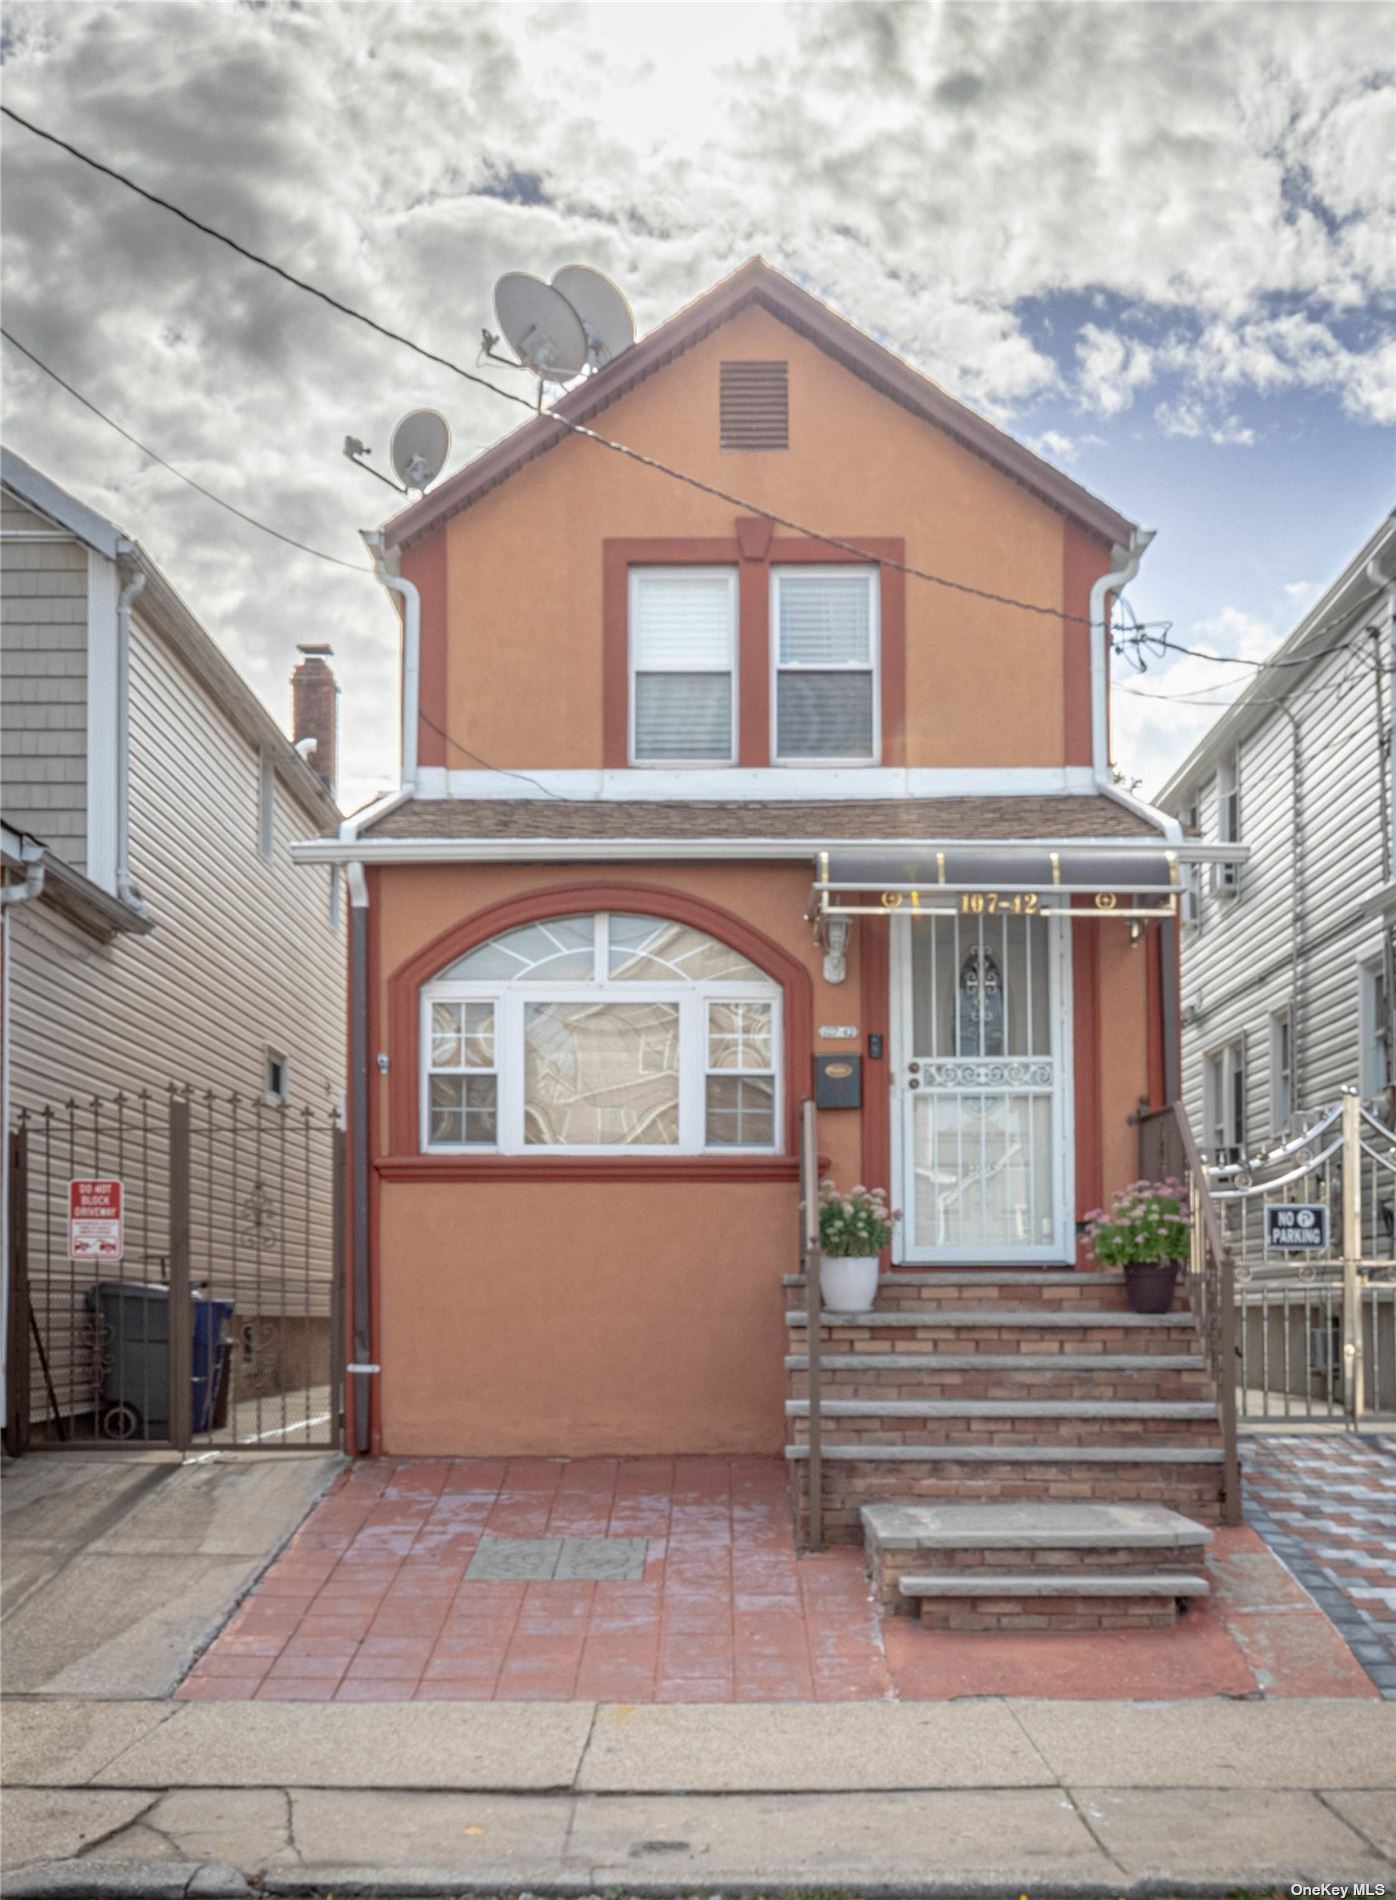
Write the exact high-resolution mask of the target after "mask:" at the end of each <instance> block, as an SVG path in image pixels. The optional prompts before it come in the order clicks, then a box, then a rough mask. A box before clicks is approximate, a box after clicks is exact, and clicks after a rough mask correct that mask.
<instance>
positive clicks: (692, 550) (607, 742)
mask: <svg viewBox="0 0 1396 1900" xmlns="http://www.w3.org/2000/svg"><path fill="white" fill-rule="evenodd" d="M734 527H735V534H734V536H733V538H732V539H731V540H722V539H703V538H698V537H693V538H678V539H659V538H645V539H638V540H636V539H632V540H606V541H604V542H603V543H602V608H601V621H602V634H601V641H602V681H603V684H602V702H601V704H602V714H601V744H602V763H603V765H605V766H607V767H609V768H613V769H623V768H624V767H626V766H628V765H629V763H630V741H629V731H630V569H631V568H632V567H736V568H737V569H738V577H737V591H738V605H737V621H738V624H737V652H738V657H737V702H738V715H737V763H738V764H739V765H770V763H771V684H770V682H771V631H770V600H771V568H772V567H773V566H774V567H796V566H801V565H810V564H813V563H815V562H836V563H840V564H842V565H845V566H847V565H849V564H850V563H852V562H853V561H855V560H856V558H857V557H856V556H855V555H851V554H849V553H848V552H847V551H846V549H844V548H833V547H830V546H829V545H828V543H827V542H824V541H812V540H808V539H805V538H803V537H799V538H785V537H781V536H778V535H776V534H775V533H774V532H773V525H772V523H771V522H770V521H769V520H767V519H765V518H764V517H762V516H751V515H743V516H739V517H738V518H737V520H736V522H735V523H734ZM840 539H842V540H847V541H850V542H852V543H853V544H854V546H856V547H857V548H858V549H860V550H861V552H862V553H863V554H864V555H865V556H866V558H867V559H868V560H869V561H899V562H905V560H906V543H905V541H904V540H902V539H901V538H900V537H898V536H892V537H887V538H877V537H870V536H867V535H844V536H841V537H840ZM881 579H882V590H881V591H882V602H881V608H882V611H881V630H882V638H881V654H880V668H881V691H882V763H883V764H884V765H904V764H905V763H906V576H905V575H904V574H903V573H902V572H901V571H900V570H899V569H898V568H893V567H884V568H882V570H881Z"/></svg>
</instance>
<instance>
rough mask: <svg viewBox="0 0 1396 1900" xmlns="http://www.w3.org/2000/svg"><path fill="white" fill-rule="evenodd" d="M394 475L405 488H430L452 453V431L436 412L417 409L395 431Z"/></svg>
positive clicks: (392, 453) (392, 448)
mask: <svg viewBox="0 0 1396 1900" xmlns="http://www.w3.org/2000/svg"><path fill="white" fill-rule="evenodd" d="M388 453H389V455H390V456H391V458H392V464H393V472H394V473H395V474H396V476H397V478H398V480H399V481H400V482H401V483H402V485H403V487H404V488H422V489H425V488H429V487H430V486H431V484H432V483H433V482H434V481H435V480H436V478H437V476H438V475H439V474H440V473H441V471H442V469H443V468H444V467H445V464H446V457H447V456H448V455H449V454H450V453H451V431H450V429H449V427H448V426H447V423H446V418H445V417H444V416H439V415H437V413H436V411H435V410H434V409H414V410H413V411H412V413H411V414H410V415H406V416H404V417H403V418H402V421H401V422H400V423H399V424H398V425H397V427H396V428H395V429H394V430H393V440H392V446H391V447H390V449H389V451H388Z"/></svg>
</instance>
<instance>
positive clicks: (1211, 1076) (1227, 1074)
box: [1205, 1041, 1246, 1164]
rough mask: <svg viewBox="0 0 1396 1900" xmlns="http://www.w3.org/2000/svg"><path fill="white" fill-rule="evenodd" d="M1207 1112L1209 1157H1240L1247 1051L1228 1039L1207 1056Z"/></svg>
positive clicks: (1243, 1140)
mask: <svg viewBox="0 0 1396 1900" xmlns="http://www.w3.org/2000/svg"><path fill="white" fill-rule="evenodd" d="M1205 1081H1206V1097H1207V1099H1206V1115H1207V1138H1208V1147H1209V1148H1210V1149H1211V1155H1210V1159H1211V1160H1212V1161H1213V1162H1216V1163H1222V1164H1226V1163H1229V1162H1233V1161H1239V1160H1240V1159H1241V1156H1242V1154H1243V1153H1244V1151H1245V1146H1246V1051H1245V1045H1244V1043H1242V1042H1239V1041H1238V1042H1228V1043H1226V1044H1225V1045H1224V1046H1223V1047H1222V1048H1220V1049H1214V1050H1213V1051H1212V1052H1211V1053H1210V1054H1209V1055H1208V1057H1207V1067H1206V1075H1205Z"/></svg>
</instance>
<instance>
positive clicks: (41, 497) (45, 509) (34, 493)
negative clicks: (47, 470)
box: [0, 449, 123, 561]
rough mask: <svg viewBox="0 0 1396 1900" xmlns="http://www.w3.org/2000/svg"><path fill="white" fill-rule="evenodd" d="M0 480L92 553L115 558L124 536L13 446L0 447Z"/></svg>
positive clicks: (111, 559)
mask: <svg viewBox="0 0 1396 1900" xmlns="http://www.w3.org/2000/svg"><path fill="white" fill-rule="evenodd" d="M0 481H3V482H4V484H5V486H6V488H12V489H13V490H14V492H15V493H16V494H17V495H18V496H19V497H20V499H21V500H22V501H26V502H28V503H29V505H30V506H31V507H32V508H34V509H36V510H37V511H38V513H39V514H41V515H47V516H48V518H49V520H50V521H56V522H57V523H58V524H59V526H60V527H63V528H66V529H67V530H68V532H69V534H71V535H74V536H76V538H77V539H78V540H79V541H81V542H82V543H83V544H84V546H86V547H89V548H91V549H92V551H93V552H94V553H96V554H101V555H104V556H105V557H106V559H107V560H109V561H114V560H115V559H116V557H117V554H118V552H119V551H120V546H121V542H122V539H123V536H122V533H121V530H120V529H119V528H118V527H117V526H116V525H115V524H114V523H113V522H110V521H108V520H107V519H106V518H105V516H103V515H99V514H95V513H94V512H93V510H92V509H91V508H87V507H84V505H83V504H82V502H80V501H79V500H77V498H76V497H75V496H73V495H70V494H69V493H68V492H67V490H66V489H63V488H60V487H59V486H58V484H57V483H56V482H51V481H50V480H49V478H48V476H47V475H41V474H40V473H39V471H38V469H36V468H35V467H34V466H33V464H32V463H31V462H26V461H25V460H24V457H23V456H22V455H16V454H15V452H14V450H13V449H0Z"/></svg>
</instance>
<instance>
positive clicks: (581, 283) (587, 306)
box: [553, 264, 635, 369]
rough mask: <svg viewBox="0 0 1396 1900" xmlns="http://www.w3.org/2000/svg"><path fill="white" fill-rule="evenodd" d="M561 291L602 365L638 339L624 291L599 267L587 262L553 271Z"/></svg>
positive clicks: (590, 351)
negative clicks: (591, 266)
mask: <svg viewBox="0 0 1396 1900" xmlns="http://www.w3.org/2000/svg"><path fill="white" fill-rule="evenodd" d="M553 289H554V290H557V291H560V292H561V293H562V295H563V296H564V297H565V298H566V299H567V301H568V303H570V304H571V306H572V308H573V309H574V310H575V311H576V313H577V315H578V316H579V317H580V318H581V320H582V328H583V329H584V330H585V331H586V336H587V353H588V355H589V356H590V358H591V361H592V363H593V365H594V366H595V367H596V368H597V369H599V368H600V367H601V365H602V364H603V363H609V362H610V360H611V358H612V357H613V356H619V355H620V353H621V351H622V350H628V349H629V348H630V345H631V344H632V343H633V342H634V341H635V319H634V317H632V316H631V314H630V305H629V304H628V303H627V302H626V301H625V298H624V296H623V295H622V293H621V292H620V291H619V290H618V289H617V288H616V286H615V285H614V284H613V283H612V282H611V280H610V278H609V277H603V276H602V274H601V272H600V271H599V270H591V269H589V268H588V266H587V265H585V264H566V265H564V266H563V268H562V269H561V270H560V271H556V272H554V274H553Z"/></svg>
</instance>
